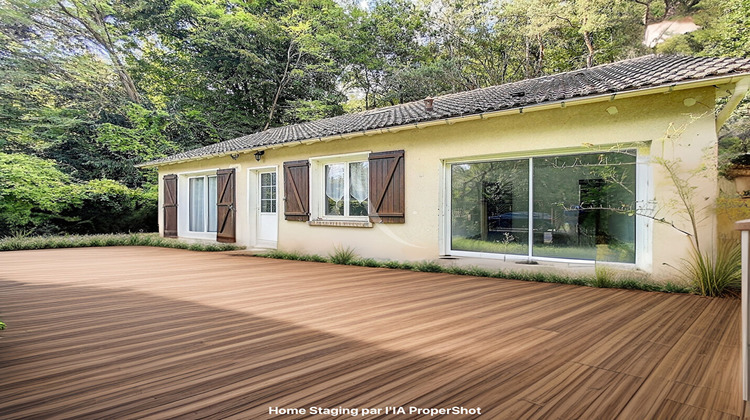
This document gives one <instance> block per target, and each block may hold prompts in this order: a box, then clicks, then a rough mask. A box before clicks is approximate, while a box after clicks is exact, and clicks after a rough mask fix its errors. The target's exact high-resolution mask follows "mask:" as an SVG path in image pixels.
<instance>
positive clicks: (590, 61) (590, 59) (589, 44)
mask: <svg viewBox="0 0 750 420" xmlns="http://www.w3.org/2000/svg"><path fill="white" fill-rule="evenodd" d="M583 41H584V42H586V48H587V49H588V51H589V53H588V55H586V67H587V68H591V67H594V42H593V41H592V40H591V32H589V31H585V32H584V33H583Z"/></svg>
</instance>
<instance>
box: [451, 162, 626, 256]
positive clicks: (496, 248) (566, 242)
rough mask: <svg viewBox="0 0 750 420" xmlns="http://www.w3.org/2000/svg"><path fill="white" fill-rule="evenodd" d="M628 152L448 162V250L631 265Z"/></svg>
mask: <svg viewBox="0 0 750 420" xmlns="http://www.w3.org/2000/svg"><path fill="white" fill-rule="evenodd" d="M635 178H636V156H635V151H633V150H626V151H619V152H605V153H584V154H576V155H567V156H548V157H534V158H526V159H516V160H504V161H494V162H477V163H461V164H453V165H451V191H450V193H451V213H452V214H451V249H452V250H455V251H474V252H487V253H497V254H506V255H524V256H529V257H545V258H570V259H582V260H597V261H615V262H625V263H634V262H635V240H636V238H635V230H636V228H635V216H634V215H633V210H634V209H635V200H636V198H635V197H636V182H635V181H636V179H635Z"/></svg>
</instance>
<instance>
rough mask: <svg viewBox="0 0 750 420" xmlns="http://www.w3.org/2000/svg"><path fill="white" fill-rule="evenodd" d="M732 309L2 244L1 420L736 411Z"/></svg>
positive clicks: (436, 277) (673, 298) (155, 253)
mask: <svg viewBox="0 0 750 420" xmlns="http://www.w3.org/2000/svg"><path fill="white" fill-rule="evenodd" d="M739 315H740V314H739V301H737V300H731V299H709V298H701V297H697V296H689V295H669V294H661V293H647V292H638V291H627V290H612V289H593V288H586V287H576V286H568V285H559V284H542V283H531V282H521V281H514V280H502V279H488V278H474V277H467V276H453V275H447V274H432V273H416V272H411V271H400V270H388V269H379V268H364V267H350V266H336V265H330V264H320V263H309V262H291V261H278V260H268V259H260V258H250V257H238V256H235V255H232V254H231V253H197V252H190V251H184V250H171V249H159V248H143V247H115V248H87V249H68V250H39V251H16V252H3V253H0V319H3V320H4V321H5V322H6V323H7V324H8V325H9V329H8V330H6V331H3V332H1V333H0V418H3V419H6V418H7V419H15V418H52V417H55V418H84V419H85V418H92V419H95V418H154V419H162V418H270V417H272V416H270V415H269V414H268V413H269V407H277V406H278V407H286V408H309V407H311V406H317V407H332V408H335V407H349V408H364V407H368V408H373V407H375V408H385V407H386V406H395V407H399V406H403V407H409V406H415V407H423V408H439V407H453V406H462V407H467V408H473V407H480V408H481V409H482V413H483V416H482V417H483V418H592V419H607V418H622V419H632V418H726V419H732V418H747V417H748V416H749V415H748V410H747V408H746V404H745V403H744V402H743V401H742V398H741V394H740V382H739V381H740V377H739V362H740V361H739V349H740V347H739V346H740V343H739V329H740V326H739V322H740V316H739ZM297 417H299V418H302V417H304V416H297ZM297 417H295V416H282V417H281V418H285V419H286V418H297ZM411 417H417V416H410V418H411ZM422 417H424V416H422ZM459 417H460V418H469V417H471V416H459ZM362 418H365V417H362ZM367 418H393V416H383V415H381V416H377V415H373V416H368V417H367ZM428 418H430V417H428ZM431 418H441V417H440V416H436V417H431ZM445 418H454V416H448V417H445Z"/></svg>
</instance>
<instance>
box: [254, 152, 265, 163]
mask: <svg viewBox="0 0 750 420" xmlns="http://www.w3.org/2000/svg"><path fill="white" fill-rule="evenodd" d="M265 154H266V151H265V150H260V151H257V152H255V161H256V162H260V158H261V157H263V155H265Z"/></svg>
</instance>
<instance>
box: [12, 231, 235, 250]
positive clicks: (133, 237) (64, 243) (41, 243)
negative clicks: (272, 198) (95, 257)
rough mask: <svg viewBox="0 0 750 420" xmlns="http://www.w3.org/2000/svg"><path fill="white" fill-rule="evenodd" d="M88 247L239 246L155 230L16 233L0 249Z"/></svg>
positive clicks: (232, 247)
mask: <svg viewBox="0 0 750 420" xmlns="http://www.w3.org/2000/svg"><path fill="white" fill-rule="evenodd" d="M91 246H157V247H163V248H178V249H189V250H194V251H231V250H235V249H241V248H242V247H240V246H237V245H232V244H188V243H185V242H181V241H179V240H176V239H169V238H162V237H160V236H159V235H158V234H156V233H132V234H108V235H65V236H21V235H16V236H11V237H7V238H2V239H0V251H20V250H28V249H47V248H81V247H91Z"/></svg>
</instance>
